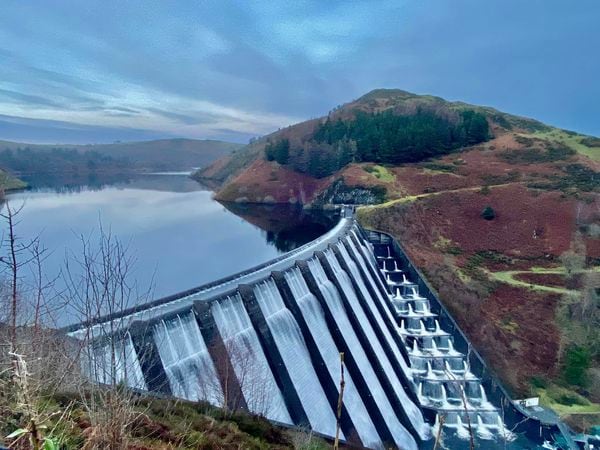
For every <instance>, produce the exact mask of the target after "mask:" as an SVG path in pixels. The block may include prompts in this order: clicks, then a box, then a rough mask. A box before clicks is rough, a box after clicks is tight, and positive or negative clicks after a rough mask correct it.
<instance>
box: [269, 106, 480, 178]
mask: <svg viewBox="0 0 600 450" xmlns="http://www.w3.org/2000/svg"><path fill="white" fill-rule="evenodd" d="M490 135H491V134H490V129H489V125H488V122H487V119H486V117H485V116H484V115H483V114H481V113H479V112H476V111H473V110H464V111H461V112H460V114H459V115H458V117H457V118H455V119H454V120H453V119H451V118H447V117H444V116H441V115H438V114H436V113H435V112H432V111H428V110H423V109H419V110H417V111H416V113H414V114H411V115H398V114H394V112H393V111H389V110H388V111H384V112H375V113H366V112H363V111H358V112H357V113H356V116H355V117H354V118H353V120H342V119H341V118H337V119H331V118H329V117H328V118H327V120H325V121H324V122H323V123H321V124H319V126H318V127H317V129H316V131H315V132H314V135H313V136H312V138H311V139H307V140H306V141H304V143H303V145H302V146H291V145H290V141H289V140H288V139H281V140H279V141H275V142H273V141H269V142H268V143H267V144H266V147H265V155H266V158H267V160H268V161H277V162H278V163H279V164H282V165H289V166H290V167H292V168H293V169H294V170H296V171H298V172H301V173H307V174H309V175H311V176H314V177H316V178H323V177H326V176H328V175H331V174H332V173H334V172H336V171H338V170H340V169H342V168H343V167H345V166H346V165H348V164H350V163H352V162H377V163H383V164H401V163H407V162H416V161H421V160H424V159H427V158H431V157H435V156H440V155H445V154H448V153H450V152H452V151H455V150H456V149H459V148H461V147H466V146H469V145H474V144H478V143H481V142H485V141H486V140H488V139H489V138H490Z"/></svg>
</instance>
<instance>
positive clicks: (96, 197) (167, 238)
mask: <svg viewBox="0 0 600 450" xmlns="http://www.w3.org/2000/svg"><path fill="white" fill-rule="evenodd" d="M26 181H28V182H29V183H30V184H31V186H32V187H31V189H30V190H27V191H23V192H16V193H11V194H9V195H8V196H7V200H8V201H9V202H10V204H11V206H12V207H13V208H17V207H19V206H20V205H22V204H24V208H23V210H22V212H21V213H20V214H19V219H20V223H19V225H18V228H17V234H18V235H19V236H20V237H21V238H23V239H25V240H27V239H31V238H33V237H35V236H37V235H39V236H40V240H41V242H42V244H43V246H44V247H46V248H47V249H48V250H49V256H48V258H47V260H46V261H45V264H44V269H45V272H46V274H47V276H48V277H53V276H56V275H57V274H59V272H60V269H61V268H62V267H63V266H64V261H65V254H66V253H68V252H72V253H74V254H76V255H77V254H80V253H81V243H80V236H81V235H84V236H86V237H90V238H91V242H92V243H95V242H97V239H96V240H95V238H97V236H98V233H99V225H100V222H101V223H102V226H103V228H104V229H108V228H110V230H111V232H112V234H113V235H115V236H117V237H118V238H119V239H120V240H121V241H122V242H126V243H128V246H129V249H130V255H132V256H133V257H134V258H135V260H136V261H135V265H134V270H133V274H132V278H134V279H135V280H136V281H137V283H138V286H139V287H140V288H141V289H142V290H147V289H148V288H149V287H152V289H153V293H152V295H151V297H152V298H160V297H163V296H167V295H170V294H174V293H177V292H180V291H183V290H186V289H189V288H193V287H196V286H199V285H201V284H204V283H207V282H210V281H213V280H216V279H218V278H222V277H225V276H228V275H232V274H234V273H236V272H239V271H242V270H245V269H248V268H250V267H253V266H255V265H258V264H260V263H263V262H265V261H267V260H269V259H272V258H274V257H276V256H278V255H280V254H282V253H285V252H286V251H289V250H292V249H293V248H295V247H297V246H299V245H302V244H304V243H306V242H309V241H310V240H312V239H315V238H316V237H318V236H319V235H321V234H323V233H325V232H326V231H327V230H328V229H330V228H331V227H332V226H333V225H334V224H335V221H336V219H335V218H334V217H331V216H326V215H321V214H316V213H310V214H309V213H305V212H303V211H302V209H300V208H297V207H293V206H254V207H253V206H240V205H223V204H220V203H218V202H216V201H215V200H213V199H212V192H211V191H209V190H207V189H206V188H204V187H202V186H201V185H199V184H198V183H196V182H195V181H194V180H192V179H190V178H189V177H188V176H187V175H186V174H184V173H183V174H182V173H180V174H164V173H163V174H153V175H136V176H132V177H127V178H123V177H113V178H112V179H110V180H97V179H94V180H89V181H86V182H85V183H82V182H81V180H78V181H77V182H67V181H63V180H61V179H60V178H57V179H52V180H48V179H41V178H39V177H38V178H36V179H30V180H26ZM2 208H4V206H3V207H2ZM5 228H6V227H5V225H3V229H5ZM24 276H25V278H27V273H25V275H24ZM58 287H59V288H60V280H59V283H58ZM67 316H68V317H66V316H65V317H63V318H62V320H61V322H62V323H61V325H64V322H73V321H74V319H73V317H72V315H69V314H67Z"/></svg>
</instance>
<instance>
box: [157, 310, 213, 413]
mask: <svg viewBox="0 0 600 450" xmlns="http://www.w3.org/2000/svg"><path fill="white" fill-rule="evenodd" d="M153 336H154V342H155V343H156V347H157V348H158V353H159V355H160V359H161V361H162V363H163V367H164V368H165V372H166V374H167V378H168V379H169V384H170V386H171V391H172V392H173V395H175V396H176V397H181V398H185V399H188V400H206V401H208V402H210V403H212V404H213V405H220V404H221V403H222V398H223V393H222V391H221V385H220V383H219V379H218V377H217V373H216V371H215V367H214V365H213V361H212V359H211V357H210V354H209V353H208V348H207V347H206V343H205V342H204V338H203V337H202V334H201V333H200V328H198V323H197V322H196V318H195V316H194V313H193V312H189V313H187V314H184V315H181V316H180V315H177V316H175V317H173V318H170V319H166V320H161V321H160V322H158V323H157V324H156V325H154V327H153Z"/></svg>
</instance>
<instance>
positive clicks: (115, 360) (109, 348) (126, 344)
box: [82, 333, 146, 390]
mask: <svg viewBox="0 0 600 450" xmlns="http://www.w3.org/2000/svg"><path fill="white" fill-rule="evenodd" d="M89 348H90V354H89V355H86V356H87V358H83V359H82V361H83V362H82V369H83V371H84V373H86V374H87V375H88V376H89V377H90V378H91V379H92V380H94V381H96V382H98V383H102V384H110V385H115V384H118V383H122V382H124V383H125V384H126V385H127V386H130V387H133V388H137V389H143V390H146V382H145V380H144V374H143V373H142V368H141V366H140V362H139V360H138V356H137V353H136V351H135V348H134V346H133V342H132V341H131V335H130V334H129V333H127V334H126V335H125V339H119V340H116V341H115V342H113V343H112V345H111V344H110V343H109V344H107V345H104V346H102V347H96V348H93V347H91V346H90V347H89Z"/></svg>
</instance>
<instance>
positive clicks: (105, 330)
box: [63, 225, 149, 450]
mask: <svg viewBox="0 0 600 450" xmlns="http://www.w3.org/2000/svg"><path fill="white" fill-rule="evenodd" d="M80 243H81V250H80V253H78V254H71V255H70V256H69V257H67V260H66V262H65V271H64V278H65V282H66V289H65V292H64V293H63V296H65V298H66V300H67V301H68V302H69V304H70V306H71V307H72V308H73V310H74V311H75V312H76V313H77V314H78V316H79V318H80V319H81V321H82V322H87V323H89V324H93V326H90V327H88V328H87V329H86V330H85V331H84V332H83V333H82V335H80V336H79V338H80V354H79V361H80V364H81V368H82V371H83V372H84V373H85V375H87V378H84V379H82V380H81V383H80V394H81V395H80V398H81V402H82V405H83V407H84V408H85V410H86V411H87V413H88V416H89V420H90V425H91V426H90V427H89V428H88V429H87V430H86V433H87V435H86V438H87V439H86V445H85V447H84V448H86V449H111V450H113V449H121V448H126V447H127V444H128V439H129V432H130V430H131V428H132V426H133V425H134V423H135V422H136V420H137V418H138V417H139V414H140V413H139V412H138V410H137V408H136V400H137V395H136V394H135V393H134V392H133V391H132V390H131V389H130V388H131V387H133V388H144V387H145V385H144V378H143V375H142V372H141V368H140V362H139V361H138V357H137V354H136V352H135V348H134V346H133V343H132V341H131V336H130V334H129V332H128V331H127V330H128V328H129V325H130V323H129V321H130V319H129V318H127V317H123V318H115V319H114V320H108V321H102V322H98V323H95V322H96V321H97V320H98V319H99V318H100V317H102V316H104V315H107V314H111V315H117V316H118V315H119V313H121V312H122V311H124V310H125V309H127V308H129V307H130V306H133V305H134V304H138V303H141V302H144V301H146V300H147V298H148V295H149V291H147V292H143V293H141V294H140V292H139V291H138V289H137V286H136V284H135V283H134V282H132V279H131V275H132V267H133V264H134V259H133V258H132V257H131V256H130V254H129V252H128V248H127V246H125V245H124V244H123V243H122V242H121V241H120V240H119V239H117V238H116V237H114V236H113V235H112V234H111V232H110V230H109V231H106V230H105V229H104V228H102V225H100V235H99V239H98V243H97V245H95V246H94V245H92V243H91V242H90V240H89V238H86V237H84V236H81V238H80Z"/></svg>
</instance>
